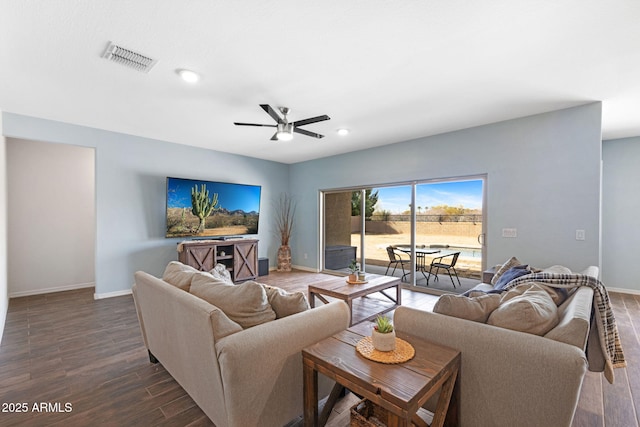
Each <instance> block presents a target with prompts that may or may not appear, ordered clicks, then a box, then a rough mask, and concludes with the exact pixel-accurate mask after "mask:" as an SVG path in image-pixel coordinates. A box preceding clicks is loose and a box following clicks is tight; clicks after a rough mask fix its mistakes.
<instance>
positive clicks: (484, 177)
mask: <svg viewBox="0 0 640 427" xmlns="http://www.w3.org/2000/svg"><path fill="white" fill-rule="evenodd" d="M475 180H481V181H482V230H481V231H482V232H481V234H480V235H479V236H478V244H480V247H481V265H480V274H482V271H484V270H486V252H487V244H486V243H487V242H486V235H487V234H486V230H487V229H486V227H487V217H486V215H487V181H488V174H478V175H465V176H455V177H448V178H432V179H423V180H415V181H401V182H393V183H386V184H373V185H371V184H369V185H360V186H355V187H343V188H331V189H320V190H319V191H318V197H319V198H318V205H319V215H318V219H319V224H318V235H319V237H320V238H319V239H318V255H319V256H318V261H319V270H320V271H321V272H322V273H328V274H339V273H338V272H336V271H335V270H327V269H326V268H325V241H326V236H325V195H326V194H330V193H342V192H354V191H361V192H362V197H361V198H360V203H361V205H360V209H361V212H363V213H364V212H365V205H366V197H365V192H366V190H368V189H371V190H373V189H377V188H383V187H400V186H410V187H411V209H410V218H411V224H410V230H411V259H416V231H417V222H416V219H417V217H416V210H417V209H416V193H417V187H418V185H424V184H436V183H444V182H456V181H475ZM365 221H366V218H365V215H361V224H360V227H361V233H360V257H359V258H360V259H359V262H360V265H361V268H362V269H363V270H364V271H366V265H365V259H366V253H365V239H366V233H365V225H366V223H365ZM409 277H410V281H409V283H407V285H410V286H412V287H414V288H415V287H416V269H415V265H412V269H411V273H410V275H409Z"/></svg>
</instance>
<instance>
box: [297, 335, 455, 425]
mask: <svg viewBox="0 0 640 427" xmlns="http://www.w3.org/2000/svg"><path fill="white" fill-rule="evenodd" d="M370 329H371V325H370V324H360V325H357V326H356V327H354V328H350V329H347V330H345V331H343V332H340V333H338V334H336V335H334V336H333V337H330V338H327V339H325V340H322V341H320V342H318V343H316V344H314V345H312V346H309V347H306V348H305V349H303V350H302V358H303V373H304V426H305V427H312V426H313V427H315V426H318V425H320V426H322V425H324V424H325V423H326V421H327V419H328V417H329V414H330V413H331V409H332V407H333V405H334V404H335V402H336V401H337V400H338V397H339V396H340V394H341V390H342V389H343V388H344V387H346V388H347V389H349V390H351V391H352V392H353V393H355V394H356V395H358V396H361V397H363V398H365V399H368V400H369V401H371V402H373V403H374V404H376V405H379V406H382V407H383V408H385V409H386V410H387V411H389V412H391V413H392V414H395V416H396V417H395V418H394V420H393V421H394V423H392V424H393V425H398V426H411V425H412V423H414V424H415V425H417V426H427V423H426V422H425V421H424V420H423V419H422V418H420V417H419V416H418V415H417V412H418V410H419V409H420V407H422V405H424V403H425V402H426V401H427V400H428V399H429V398H430V397H431V396H433V395H434V394H435V393H436V392H437V391H438V390H440V397H439V398H438V403H437V406H436V410H435V413H434V415H433V421H432V423H431V427H442V426H443V425H444V423H445V420H446V423H447V425H448V426H449V425H457V421H458V419H459V416H458V415H459V401H458V391H457V388H456V390H454V388H455V383H456V378H457V376H458V370H459V369H460V352H459V351H457V350H454V349H451V348H448V347H443V346H440V345H437V344H434V343H431V342H428V341H424V340H421V339H419V338H416V337H413V336H410V335H406V334H399V338H402V339H404V340H405V341H407V342H409V343H410V344H411V345H412V346H413V347H414V348H415V351H416V353H415V356H414V358H413V359H411V360H409V361H407V362H404V363H401V364H384V363H378V362H374V361H371V360H369V359H366V358H365V357H363V356H362V355H360V354H359V353H358V351H357V350H356V348H355V347H356V344H357V343H358V341H360V339H362V338H363V337H364V336H365V334H368V333H370V332H366V331H370ZM318 372H320V373H322V374H323V375H326V376H327V377H329V378H331V379H333V380H334V381H336V386H335V387H334V389H333V391H332V392H331V394H330V396H329V399H328V400H327V403H326V404H325V408H324V410H323V412H322V414H320V415H319V414H318Z"/></svg>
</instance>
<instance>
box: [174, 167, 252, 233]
mask: <svg viewBox="0 0 640 427" xmlns="http://www.w3.org/2000/svg"><path fill="white" fill-rule="evenodd" d="M260 191H261V187H260V186H259V185H243V184H232V183H228V182H214V181H202V180H195V179H182V178H171V177H168V178H167V234H166V237H201V238H207V237H211V238H216V237H231V236H241V235H245V234H257V233H258V223H259V221H258V219H259V217H260Z"/></svg>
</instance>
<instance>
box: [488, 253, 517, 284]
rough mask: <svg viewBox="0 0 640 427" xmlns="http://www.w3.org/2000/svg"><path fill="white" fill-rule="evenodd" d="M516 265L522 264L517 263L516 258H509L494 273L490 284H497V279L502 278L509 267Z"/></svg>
mask: <svg viewBox="0 0 640 427" xmlns="http://www.w3.org/2000/svg"><path fill="white" fill-rule="evenodd" d="M516 265H522V263H521V262H520V261H518V258H516V257H511V258H509V259H508V260H507V262H505V263H504V264H502V267H500V268H499V269H498V270H497V271H496V273H495V274H494V275H493V278H492V279H491V284H492V285H495V284H496V283H497V282H498V279H500V276H502V275H503V274H504V273H505V272H506V271H507V270H509V269H510V268H511V267H515V266H516Z"/></svg>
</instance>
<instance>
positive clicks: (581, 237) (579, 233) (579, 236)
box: [576, 230, 585, 240]
mask: <svg viewBox="0 0 640 427" xmlns="http://www.w3.org/2000/svg"><path fill="white" fill-rule="evenodd" d="M584 239H585V232H584V230H576V240H584Z"/></svg>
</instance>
